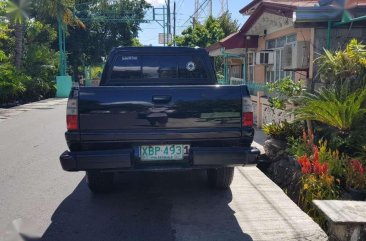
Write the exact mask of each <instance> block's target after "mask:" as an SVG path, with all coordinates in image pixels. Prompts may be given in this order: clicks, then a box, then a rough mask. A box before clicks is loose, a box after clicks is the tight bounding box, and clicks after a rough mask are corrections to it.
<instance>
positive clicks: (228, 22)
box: [217, 11, 239, 36]
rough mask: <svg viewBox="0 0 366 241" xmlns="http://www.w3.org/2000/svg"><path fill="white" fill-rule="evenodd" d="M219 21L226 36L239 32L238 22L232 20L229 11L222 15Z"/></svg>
mask: <svg viewBox="0 0 366 241" xmlns="http://www.w3.org/2000/svg"><path fill="white" fill-rule="evenodd" d="M217 20H218V22H219V24H220V26H221V28H222V31H224V35H225V36H229V35H230V34H232V33H235V32H237V31H238V30H239V24H238V20H233V19H232V18H231V14H230V13H229V12H228V11H227V12H225V13H224V14H222V15H221V16H220V17H219V18H218V19H217Z"/></svg>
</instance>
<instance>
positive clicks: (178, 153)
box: [139, 144, 189, 161]
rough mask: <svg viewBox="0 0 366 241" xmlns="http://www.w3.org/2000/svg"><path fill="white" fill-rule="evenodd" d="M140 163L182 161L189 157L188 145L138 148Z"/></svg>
mask: <svg viewBox="0 0 366 241" xmlns="http://www.w3.org/2000/svg"><path fill="white" fill-rule="evenodd" d="M139 154H140V155H139V156H140V159H141V160H142V161H162V160H183V159H184V157H185V156H188V155H189V145H180V144H178V145H146V146H140V148H139Z"/></svg>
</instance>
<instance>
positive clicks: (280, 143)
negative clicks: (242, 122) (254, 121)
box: [263, 120, 303, 160]
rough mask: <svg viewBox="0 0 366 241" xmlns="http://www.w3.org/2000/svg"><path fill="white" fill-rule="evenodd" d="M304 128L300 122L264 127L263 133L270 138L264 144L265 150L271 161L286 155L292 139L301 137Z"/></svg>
mask: <svg viewBox="0 0 366 241" xmlns="http://www.w3.org/2000/svg"><path fill="white" fill-rule="evenodd" d="M302 129H303V126H302V125H301V123H300V122H291V123H289V122H287V121H286V120H284V121H281V122H279V123H276V122H273V123H270V124H266V125H264V126H263V132H264V133H265V134H266V135H267V136H268V137H269V139H268V140H267V141H265V143H264V150H265V152H266V154H267V156H268V157H269V158H270V159H274V160H276V159H278V158H280V157H281V156H283V155H284V154H286V147H287V142H288V140H289V139H290V138H295V137H299V136H301V132H302Z"/></svg>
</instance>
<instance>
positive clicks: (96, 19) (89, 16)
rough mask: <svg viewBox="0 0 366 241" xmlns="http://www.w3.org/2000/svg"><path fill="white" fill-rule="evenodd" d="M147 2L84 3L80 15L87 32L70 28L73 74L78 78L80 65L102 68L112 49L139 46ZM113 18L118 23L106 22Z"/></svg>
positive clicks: (68, 45)
mask: <svg viewBox="0 0 366 241" xmlns="http://www.w3.org/2000/svg"><path fill="white" fill-rule="evenodd" d="M149 7H150V5H149V4H148V3H147V2H146V1H145V0H134V1H132V0H119V1H113V2H112V1H110V2H108V1H101V4H99V5H95V4H90V5H88V4H85V5H83V8H81V9H78V10H79V13H78V15H79V16H81V17H82V18H83V19H85V20H84V22H85V25H86V28H85V29H78V28H73V27H69V29H68V31H69V35H68V36H67V39H66V49H67V50H68V52H69V56H70V58H69V60H70V62H69V63H70V65H71V66H72V72H73V74H74V75H77V74H78V72H80V71H81V68H80V66H85V65H100V64H101V62H102V59H103V58H104V57H106V56H107V55H108V53H109V52H110V51H111V49H112V48H114V47H118V46H138V45H139V44H138V41H136V40H137V37H138V31H139V30H140V23H141V21H142V20H143V19H144V14H145V9H147V8H149ZM109 15H113V16H114V17H115V20H113V21H111V20H108V19H106V18H105V17H108V16H109Z"/></svg>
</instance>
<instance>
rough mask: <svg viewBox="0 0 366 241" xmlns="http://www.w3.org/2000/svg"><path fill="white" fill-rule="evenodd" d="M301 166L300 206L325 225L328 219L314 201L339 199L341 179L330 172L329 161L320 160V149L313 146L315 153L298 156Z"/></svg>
mask: <svg viewBox="0 0 366 241" xmlns="http://www.w3.org/2000/svg"><path fill="white" fill-rule="evenodd" d="M298 162H299V164H300V166H301V172H302V173H303V176H302V177H301V188H300V198H299V205H300V207H301V208H302V209H303V210H304V211H305V212H306V213H307V214H309V215H310V216H311V217H312V218H313V219H314V220H315V221H316V222H317V223H318V224H319V225H320V226H322V227H325V224H326V219H325V218H324V215H322V214H321V213H320V212H319V211H318V210H317V209H316V208H315V207H314V206H313V204H312V201H313V200H315V199H317V200H328V199H337V198H338V197H339V185H338V184H339V180H338V179H335V178H334V177H333V176H332V175H331V174H330V173H329V164H328V162H325V161H324V162H323V163H321V162H320V156H319V149H318V147H317V146H314V148H313V154H312V156H311V157H309V156H308V155H307V154H305V155H303V156H301V157H299V158H298Z"/></svg>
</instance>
